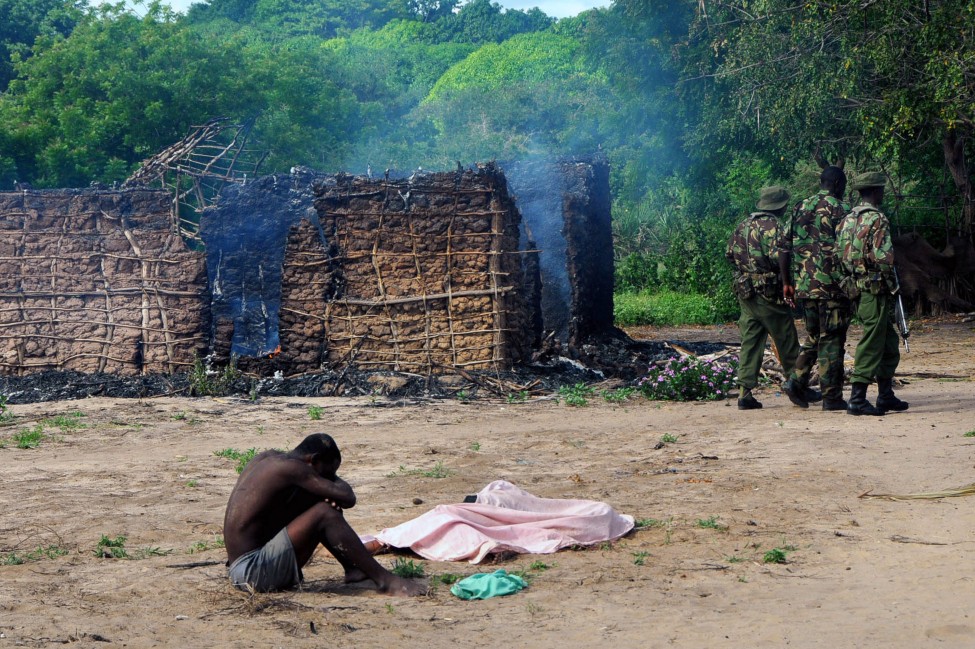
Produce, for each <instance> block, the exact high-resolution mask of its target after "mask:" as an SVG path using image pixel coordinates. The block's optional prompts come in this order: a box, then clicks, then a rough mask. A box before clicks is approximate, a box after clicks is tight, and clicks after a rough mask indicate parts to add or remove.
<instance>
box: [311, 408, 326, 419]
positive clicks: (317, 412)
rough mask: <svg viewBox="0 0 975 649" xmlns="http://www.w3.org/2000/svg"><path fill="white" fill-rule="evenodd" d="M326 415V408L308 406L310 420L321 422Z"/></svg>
mask: <svg viewBox="0 0 975 649" xmlns="http://www.w3.org/2000/svg"><path fill="white" fill-rule="evenodd" d="M324 413H325V408H322V407H321V406H308V418H309V419H311V420H312V421H320V420H321V418H322V415H323V414H324Z"/></svg>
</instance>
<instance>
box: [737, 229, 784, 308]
mask: <svg viewBox="0 0 975 649" xmlns="http://www.w3.org/2000/svg"><path fill="white" fill-rule="evenodd" d="M781 238H782V226H781V224H780V223H779V219H778V217H777V216H775V215H774V214H770V213H769V212H754V213H753V214H751V215H749V217H748V218H747V219H745V220H743V221H742V222H741V223H739V224H738V227H737V228H735V232H734V234H732V235H731V240H730V241H728V249H727V251H726V252H725V257H726V258H727V259H728V261H729V262H731V265H732V267H733V269H734V275H735V282H736V283H738V282H739V281H740V280H748V281H749V283H750V285H751V286H752V287H753V288H754V290H755V291H756V292H758V293H759V294H761V295H763V296H764V297H765V298H766V299H769V300H774V301H776V302H781V299H782V282H781V280H780V278H779V262H778V254H779V245H780V243H781Z"/></svg>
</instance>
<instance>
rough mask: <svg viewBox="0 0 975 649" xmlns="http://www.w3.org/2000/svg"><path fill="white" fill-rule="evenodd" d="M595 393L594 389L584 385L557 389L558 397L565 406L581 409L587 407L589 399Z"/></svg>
mask: <svg viewBox="0 0 975 649" xmlns="http://www.w3.org/2000/svg"><path fill="white" fill-rule="evenodd" d="M595 393H596V388H594V387H592V386H591V385H586V384H585V383H576V384H575V385H563V386H562V387H560V388H559V397H561V398H562V399H564V400H565V405H567V406H573V407H576V408H581V407H583V406H587V405H589V399H591V398H592V396H593V395H594V394H595Z"/></svg>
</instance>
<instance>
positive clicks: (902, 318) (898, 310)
mask: <svg viewBox="0 0 975 649" xmlns="http://www.w3.org/2000/svg"><path fill="white" fill-rule="evenodd" d="M894 297H895V298H897V299H896V301H895V302H894V319H895V320H896V321H897V332H898V333H899V334H900V335H901V338H903V339H904V350H905V351H908V352H910V351H911V344H910V343H909V342H907V339H908V338H909V337H910V336H911V330H910V328H908V326H907V315H906V314H905V313H904V300H902V299H901V280H900V278H899V277H897V269H896V268H895V269H894Z"/></svg>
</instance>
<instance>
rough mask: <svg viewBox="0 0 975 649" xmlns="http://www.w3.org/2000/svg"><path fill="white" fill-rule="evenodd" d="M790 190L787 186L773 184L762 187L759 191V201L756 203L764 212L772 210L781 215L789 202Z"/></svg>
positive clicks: (773, 212)
mask: <svg viewBox="0 0 975 649" xmlns="http://www.w3.org/2000/svg"><path fill="white" fill-rule="evenodd" d="M789 198H791V197H790V196H789V192H788V190H786V188H785V187H780V186H778V185H772V186H771V187H762V190H761V191H760V192H759V193H758V203H757V204H756V205H755V207H757V208H758V209H759V210H760V211H762V212H771V213H772V214H776V215H779V216H781V215H782V214H783V213H785V206H786V205H788V204H789Z"/></svg>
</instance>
